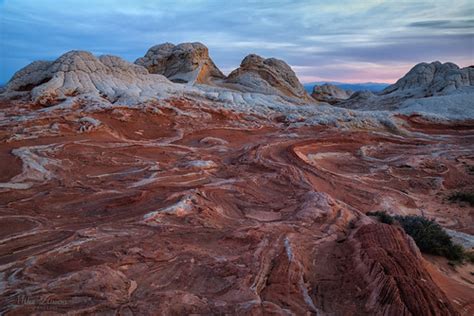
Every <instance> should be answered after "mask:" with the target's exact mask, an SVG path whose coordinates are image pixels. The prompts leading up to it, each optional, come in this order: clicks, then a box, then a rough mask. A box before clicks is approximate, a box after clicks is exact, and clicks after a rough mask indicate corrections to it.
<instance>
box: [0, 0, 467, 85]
mask: <svg viewBox="0 0 474 316" xmlns="http://www.w3.org/2000/svg"><path fill="white" fill-rule="evenodd" d="M473 34H474V1H472V0H456V1H453V0H432V1H427V0H423V1H417V0H410V1H403V0H402V1H400V0H399V1H381V0H373V1H372V0H365V1H349V0H332V1H318V0H313V1H290V0H288V1H285V0H282V1H263V0H260V1H230V0H226V1H224V0H221V1H211V0H209V1H199V0H194V1H177V0H176V1H147V0H142V1H138V0H134V1H133V0H116V1H113V0H100V1H99V0H96V1H90V0H77V1H73V0H56V1H55V0H0V36H1V37H0V82H6V81H8V80H9V78H10V77H11V76H12V75H13V73H14V72H15V71H17V70H19V69H20V68H21V67H23V66H25V65H27V64H28V63H30V62H32V61H34V60H38V59H43V60H53V59H55V58H57V57H58V56H60V55H61V54H63V53H65V52H66V51H69V50H72V49H82V50H89V51H91V52H93V53H94V54H113V55H118V56H121V57H123V58H125V59H127V60H129V61H134V60H135V59H136V58H138V57H140V56H142V55H144V53H145V52H146V50H147V49H148V48H149V47H151V46H153V45H155V44H158V43H163V42H172V43H180V42H186V41H200V42H203V43H204V44H205V45H207V46H208V47H209V49H210V53H211V57H212V58H213V59H214V61H215V62H216V64H217V65H218V66H219V67H220V68H221V69H222V70H223V71H224V72H226V73H227V72H229V71H230V70H232V69H233V68H235V67H237V66H238V65H239V63H240V61H241V60H242V58H243V57H245V55H247V54H249V53H258V54H260V55H263V56H265V57H277V58H281V59H284V60H285V61H287V62H288V63H289V64H290V65H291V66H292V67H293V68H294V70H295V71H296V72H297V74H298V76H299V77H300V79H301V80H302V81H305V82H308V81H316V80H336V81H351V82H361V81H385V82H390V81H393V80H395V79H396V78H398V77H399V76H400V75H401V74H403V73H405V72H406V71H407V70H408V69H409V68H410V67H411V66H412V65H413V64H415V63H418V62H421V61H433V60H440V61H443V62H444V61H453V62H455V63H457V64H459V65H461V66H467V65H469V64H473V63H474V52H473V51H474V35H473Z"/></svg>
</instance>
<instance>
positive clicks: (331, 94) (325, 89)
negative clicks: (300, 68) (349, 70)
mask: <svg viewBox="0 0 474 316" xmlns="http://www.w3.org/2000/svg"><path fill="white" fill-rule="evenodd" d="M352 93H353V91H351V90H344V89H342V88H340V87H338V86H335V85H332V84H327V83H326V84H323V85H319V86H314V88H313V93H311V96H312V97H313V98H314V99H315V100H316V101H320V102H326V103H329V104H335V103H338V102H340V101H342V100H346V99H348V98H349V97H350V96H351V95H352Z"/></svg>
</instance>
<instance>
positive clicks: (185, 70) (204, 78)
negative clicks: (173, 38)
mask: <svg viewBox="0 0 474 316" xmlns="http://www.w3.org/2000/svg"><path fill="white" fill-rule="evenodd" d="M135 64H137V65H140V66H143V67H145V68H146V69H148V71H149V72H150V73H153V74H160V75H163V76H166V77H167V78H169V79H170V80H172V81H175V82H182V83H211V81H212V80H215V79H223V78H224V77H225V76H224V74H223V73H222V72H221V71H220V70H219V69H218V68H217V66H216V65H215V64H214V62H213V61H212V59H211V58H210V57H209V50H208V49H207V47H206V46H205V45H204V44H202V43H182V44H179V45H174V44H171V43H164V44H160V45H156V46H153V47H152V48H150V49H149V50H148V51H147V53H146V54H145V56H144V57H141V58H138V59H137V60H136V61H135Z"/></svg>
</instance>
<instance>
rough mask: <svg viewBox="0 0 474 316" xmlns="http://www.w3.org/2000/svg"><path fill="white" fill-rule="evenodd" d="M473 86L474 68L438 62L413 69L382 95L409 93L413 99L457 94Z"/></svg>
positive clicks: (421, 64) (418, 65)
mask: <svg viewBox="0 0 474 316" xmlns="http://www.w3.org/2000/svg"><path fill="white" fill-rule="evenodd" d="M472 86H474V67H465V68H462V69H461V68H459V67H458V66H457V65H455V64H453V63H444V64H442V63H440V62H439V61H435V62H432V63H430V64H428V63H420V64H417V65H416V66H415V67H413V68H412V69H411V70H410V71H409V72H408V73H407V74H406V75H405V76H403V77H402V78H400V79H399V80H398V81H397V82H396V83H395V84H393V85H391V86H388V87H387V88H385V89H384V90H383V91H382V95H387V94H392V93H409V94H411V95H413V96H414V97H430V96H433V95H446V94H451V93H459V92H460V90H463V88H466V87H469V90H471V92H472V89H473V88H472Z"/></svg>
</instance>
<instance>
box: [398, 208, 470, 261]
mask: <svg viewBox="0 0 474 316" xmlns="http://www.w3.org/2000/svg"><path fill="white" fill-rule="evenodd" d="M395 219H396V220H397V221H398V222H399V223H400V225H401V226H402V227H403V229H404V230H405V232H406V233H407V234H408V235H410V236H411V237H412V238H413V239H414V240H415V243H416V245H417V246H418V248H420V250H421V251H422V252H425V253H430V254H433V255H438V256H444V257H446V258H448V259H449V260H453V261H462V260H463V259H464V257H465V254H464V249H463V247H462V246H460V245H456V244H454V243H453V242H452V240H451V237H450V236H449V235H448V234H447V233H446V232H445V231H444V229H443V228H442V227H441V226H440V225H439V224H438V223H436V222H435V221H434V220H431V219H427V218H425V217H423V216H414V215H409V216H395Z"/></svg>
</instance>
